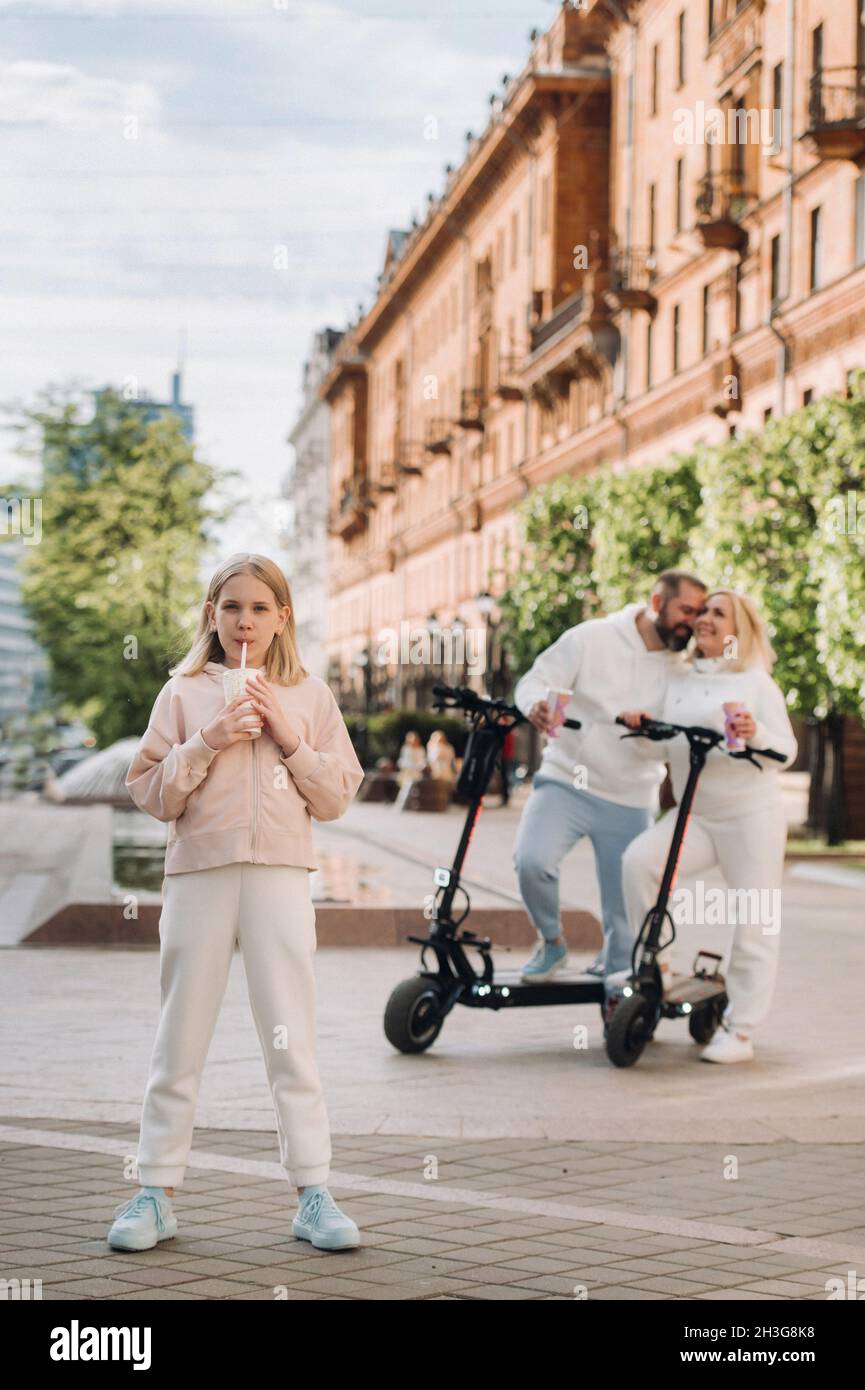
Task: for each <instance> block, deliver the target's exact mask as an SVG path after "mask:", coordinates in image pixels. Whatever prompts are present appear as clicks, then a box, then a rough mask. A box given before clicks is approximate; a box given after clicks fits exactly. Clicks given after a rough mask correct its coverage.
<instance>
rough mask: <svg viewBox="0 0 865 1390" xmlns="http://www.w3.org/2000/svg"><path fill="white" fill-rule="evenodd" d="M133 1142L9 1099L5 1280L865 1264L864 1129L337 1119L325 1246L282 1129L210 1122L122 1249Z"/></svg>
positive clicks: (89, 1293) (590, 1285) (280, 1279)
mask: <svg viewBox="0 0 865 1390" xmlns="http://www.w3.org/2000/svg"><path fill="white" fill-rule="evenodd" d="M136 1143H137V1126H133V1125H130V1124H124V1123H109V1122H106V1121H85V1120H81V1121H79V1122H77V1123H75V1124H74V1125H72V1124H70V1122H69V1121H68V1120H61V1119H53V1120H52V1119H39V1118H28V1119H26V1120H22V1119H21V1118H19V1117H14V1116H12V1117H0V1280H22V1281H23V1280H25V1279H29V1280H31V1281H33V1280H36V1279H38V1280H41V1297H42V1298H43V1299H57V1300H84V1301H87V1300H90V1301H95V1300H99V1301H101V1300H106V1299H108V1300H118V1301H127V1300H130V1301H135V1300H152V1299H167V1300H174V1301H182V1300H188V1299H195V1300H207V1299H228V1300H239V1301H245V1300H253V1301H255V1300H262V1299H267V1300H273V1299H275V1298H285V1299H290V1300H296V1299H303V1300H310V1299H313V1300H318V1299H324V1300H333V1299H339V1300H370V1299H372V1300H399V1301H406V1300H426V1299H449V1300H454V1299H457V1300H476V1301H487V1300H535V1301H537V1300H546V1299H553V1300H561V1299H574V1298H575V1297H583V1296H585V1297H587V1298H588V1299H589V1300H611V1299H612V1300H626V1299H632V1300H641V1301H642V1300H647V1299H648V1300H651V1299H656V1300H671V1299H689V1300H696V1301H700V1300H709V1301H718V1300H724V1301H727V1300H730V1301H760V1300H767V1301H768V1300H776V1301H777V1300H783V1301H790V1300H798V1301H809V1300H825V1299H826V1298H827V1282H826V1281H827V1280H829V1279H830V1278H840V1279H841V1280H842V1281H844V1282H845V1283H846V1282H847V1281H848V1278H849V1271H850V1270H854V1271H855V1270H856V1269H857V1268H858V1270H859V1271H861V1273H862V1274H865V1191H863V1185H862V1181H861V1174H862V1168H863V1146H862V1145H861V1144H855V1143H850V1144H837V1143H835V1144H831V1145H830V1144H813V1143H811V1144H803V1143H795V1142H793V1141H791V1140H779V1141H776V1142H773V1143H765V1144H748V1145H743V1146H741V1147H739V1148H737V1147H736V1146H735V1145H733V1146H731V1145H723V1144H717V1143H714V1144H713V1143H705V1142H702V1143H700V1142H694V1143H686V1144H682V1143H680V1144H664V1143H640V1142H639V1141H632V1142H628V1143H622V1142H616V1143H609V1142H607V1143H602V1142H597V1141H592V1142H561V1143H557V1142H553V1141H549V1140H541V1139H538V1138H534V1139H515V1138H507V1139H489V1138H486V1139H475V1140H465V1139H462V1140H461V1139H444V1138H441V1137H440V1136H438V1137H437V1136H423V1135H393V1134H341V1135H335V1136H334V1155H333V1168H332V1176H331V1182H330V1188H331V1191H332V1192H333V1194H334V1196H335V1198H336V1200H337V1201H338V1202H339V1203H340V1204H341V1205H342V1206H343V1207H344V1209H346V1210H347V1211H348V1212H349V1213H350V1214H351V1215H352V1216H353V1217H354V1219H355V1220H356V1221H357V1223H358V1226H359V1227H360V1229H361V1240H362V1245H361V1247H360V1249H358V1250H355V1251H346V1252H343V1253H327V1252H322V1251H317V1250H314V1249H312V1248H311V1247H310V1246H309V1245H308V1244H307V1243H305V1242H303V1241H298V1240H295V1239H294V1237H293V1236H292V1234H291V1218H292V1215H293V1210H294V1205H295V1201H296V1198H295V1194H294V1191H293V1189H291V1188H289V1187H288V1185H287V1182H286V1178H285V1174H284V1172H283V1170H282V1169H281V1168H280V1166H279V1164H278V1161H277V1147H276V1136H275V1134H270V1133H262V1132H260V1131H248V1130H245V1131H230V1130H223V1129H219V1130H207V1129H198V1130H196V1132H195V1137H194V1147H193V1151H192V1153H191V1155H190V1162H189V1166H188V1168H187V1173H186V1178H185V1182H184V1186H183V1188H182V1189H180V1190H179V1191H178V1192H177V1194H176V1197H175V1211H176V1213H177V1215H178V1221H179V1232H178V1235H177V1237H176V1238H175V1239H173V1240H170V1241H166V1242H163V1243H162V1244H160V1245H159V1246H157V1247H156V1248H155V1249H153V1250H149V1251H143V1252H139V1253H136V1254H124V1253H122V1252H119V1251H112V1250H111V1249H110V1248H109V1247H108V1245H107V1244H106V1241H105V1235H106V1231H107V1229H108V1226H109V1225H110V1222H111V1219H112V1216H113V1210H114V1207H115V1206H116V1205H117V1203H118V1202H120V1201H122V1200H123V1198H124V1196H125V1195H127V1194H128V1193H130V1192H131V1191H134V1190H135V1184H134V1183H133V1182H130V1183H125V1182H124V1180H123V1178H122V1176H121V1175H122V1173H123V1172H124V1171H129V1167H130V1165H129V1163H128V1160H129V1159H130V1157H132V1156H134V1153H135V1148H136ZM124 1164H125V1165H126V1168H125V1169H124ZM12 1287H13V1288H14V1285H13V1286H12ZM31 1287H33V1286H32V1282H31ZM7 1296H8V1295H7ZM12 1296H14V1294H13V1295H12Z"/></svg>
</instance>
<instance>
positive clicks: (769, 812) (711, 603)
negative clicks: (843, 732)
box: [622, 589, 796, 1062]
mask: <svg viewBox="0 0 865 1390" xmlns="http://www.w3.org/2000/svg"><path fill="white" fill-rule="evenodd" d="M694 636H695V639H696V644H695V650H694V654H693V655H692V656H691V657H690V658H689V659H688V662H687V665H686V668H685V670H684V671H683V672H682V673H681V674H679V675H676V676H674V677H673V678H672V679H671V680H670V682H669V684H668V686H667V689H666V691H665V693H664V695H663V697H662V698H661V700H660V704H659V705H657V706H656V707H655V708H654V709H653V710H628V711H624V712H623V716H622V717H623V718H624V720H625V722H626V723H627V724H628V725H629V726H630V727H631V728H637V727H638V726H639V723H640V718H641V716H642V715H644V714H647V715H648V716H649V717H651V718H654V719H660V720H663V721H667V722H669V723H672V724H698V725H702V726H703V727H704V728H714V729H718V730H719V731H720V730H721V729H723V728H724V721H725V711H724V705H725V704H726V703H731V702H735V703H736V704H737V705H738V712H735V713H734V712H733V711H730V714H729V717H730V720H731V727H732V731H733V733H734V734H735V735H736V736H737V737H738V738H739V739H741V740H743V741H744V742H745V743H747V744H750V745H751V747H753V748H773V749H775V751H776V752H778V753H782V754H783V755H784V758H785V764H782V763H778V762H775V761H772V760H770V759H765V758H758V759H757V761H758V762H759V764H760V768H761V769H762V771H760V770H758V769H757V768H756V767H755V766H754V765H753V764H752V763H750V762H747V761H746V760H744V759H736V758H730V757H727V756H726V755H725V754H724V753H723V752H722V751H719V750H713V752H712V753H710V755H709V757H708V760H707V762H706V766H705V768H704V770H703V773H702V775H701V777H700V781H699V783H698V784H697V791H696V795H695V797H694V801H693V804H692V808H691V815H690V819H689V823H688V828H687V834H686V836H685V841H684V844H683V847H682V854H681V858H680V860H679V866H678V876H679V878H680V879H681V878H683V877H689V876H695V875H696V876H699V875H700V874H703V873H705V872H706V870H708V869H711V868H713V867H715V866H717V867H718V868H720V870H721V873H722V874H723V875H724V878H725V879H726V882H727V887H728V889H733V890H744V891H741V892H734V893H728V895H727V896H728V902H731V903H735V904H736V909H735V910H734V913H733V916H734V918H735V919H736V920H734V921H733V922H732V923H728V925H732V926H733V941H732V946H731V950H730V959H729V965H728V968H727V995H728V998H729V1003H728V1006H727V1009H726V1011H725V1015H724V1019H723V1022H722V1026H721V1028H719V1030H718V1032H717V1033H716V1034H715V1037H714V1038H713V1039H712V1041H711V1042H710V1043H709V1045H708V1047H706V1048H705V1049H704V1050H703V1052H702V1053H701V1057H702V1059H703V1060H704V1061H706V1062H744V1061H749V1060H750V1059H751V1058H752V1057H753V1055H754V1046H753V1034H754V1031H755V1030H756V1028H757V1027H758V1026H759V1025H760V1024H761V1023H762V1022H763V1020H764V1019H765V1018H766V1015H767V1014H768V1012H769V1008H770V1005H771V1001H772V994H773V991H774V986H775V975H776V971H777V966H778V948H779V943H780V927H781V921H780V910H779V904H780V890H781V879H782V875H783V870H784V849H785V845H786V841H787V823H786V818H785V815H784V807H783V804H782V795H781V786H780V782H779V772H780V770H781V769H782V767H783V766H784V765H787V766H789V764H790V763H791V762H792V761H793V759H794V758H795V756H796V739H795V737H794V734H793V729H792V726H791V724H790V719H789V716H788V714H787V704H786V701H785V699H784V696H783V694H782V692H781V691H780V689H779V688H778V686H777V685H776V683H775V681H774V680H773V679H772V676H771V674H770V672H771V669H772V666H773V664H774V661H775V653H774V652H773V650H772V647H771V645H770V643H769V639H768V636H767V633H766V625H765V623H764V621H763V619H762V617H761V616H760V614H759V612H758V610H757V607H756V605H755V604H754V602H753V600H752V599H750V598H749V597H748V596H747V595H746V594H742V593H739V592H737V591H736V590H733V589H716V590H715V591H714V592H713V593H710V594H709V595H708V597H707V598H706V602H705V607H704V608H703V610H702V611H701V613H700V614H699V616H698V618H697V621H696V623H695V625H694ZM641 744H642V745H643V746H645V747H646V748H647V750H650V755H651V756H652V757H657V756H658V753H659V750H661V749H663V750H664V753H665V755H666V758H667V760H668V762H669V764H670V776H671V780H672V783H673V791H674V793H675V796H676V800H677V802H678V801H679V800H680V799H681V796H682V793H683V791H684V788H685V783H686V782H687V779H688V771H689V748H688V742H687V740H686V739H685V738H684V736H682V735H677V736H676V737H674V738H671V739H669V740H668V741H667V742H666V743H665V744H659V743H649V741H648V740H645V741H644V740H640V739H634V740H633V745H634V746H635V745H641ZM722 747H723V745H722ZM647 755H648V754H647ZM675 820H676V811H675V810H672V811H668V812H667V813H666V814H665V815H663V816H662V817H661V818H660V819H659V820H658V821H656V822H655V824H654V825H652V826H650V827H649V829H648V830H645V831H644V832H643V833H642V834H641V835H638V836H637V838H636V839H634V840H632V841H631V843H630V844H629V845H628V847H627V849H626V850H625V853H624V857H623V884H624V894H625V906H626V910H627V913H628V922H629V926H630V928H631V931H632V932H633V934H634V935H635V936H636V934H637V932H638V931H639V929H640V927H641V926H642V924H643V921H644V920H645V917H646V914H647V912H648V911H649V910H650V908H651V907H652V906H653V905H654V903H655V901H656V899H657V895H658V890H659V888H660V883H661V875H662V873H663V868H664V864H665V862H666V858H667V853H668V851H669V847H670V841H671V839H672V835H673V827H674V824H675ZM753 890H757V891H756V892H755V891H753ZM743 905H744V908H745V910H744V911H741V908H742V907H743ZM675 906H676V904H675V891H674V896H673V899H672V900H671V914H672V915H673V919H674V921H675V916H676V914H675V911H674V908H675ZM743 919H744V920H743ZM658 964H659V965H660V967H661V971H662V977H663V978H664V982H665V985H666V984H667V982H668V981H669V980H670V978H671V969H670V959H669V950H667V951H662V952H660V953H659V956H658Z"/></svg>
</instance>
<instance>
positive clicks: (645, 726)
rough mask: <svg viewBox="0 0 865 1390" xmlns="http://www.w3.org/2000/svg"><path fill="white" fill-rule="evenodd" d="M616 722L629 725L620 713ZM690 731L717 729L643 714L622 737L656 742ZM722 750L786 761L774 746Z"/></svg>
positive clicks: (719, 735) (749, 757)
mask: <svg viewBox="0 0 865 1390" xmlns="http://www.w3.org/2000/svg"><path fill="white" fill-rule="evenodd" d="M616 723H617V724H623V725H624V727H625V728H626V729H627V728H629V727H630V726H629V725H628V724H627V723H626V722H625V720H624V719H622V717H621V715H617V716H616ZM692 733H693V734H707V733H708V734H715V733H717V730H715V729H704V728H701V727H700V726H699V725H697V724H664V723H662V722H661V720H659V719H647V718H645V716H644V717H643V718H642V719H641V721H640V727H639V729H631V732H630V734H625V735H623V737H625V738H629V737H630V738H636V737H640V736H642V737H643V738H650V739H654V740H655V741H656V742H660V741H662V740H664V739H668V738H672V737H673V736H674V735H675V734H692ZM717 737H718V739H719V740H720V739H721V738H723V735H722V734H717ZM723 751H724V752H725V753H726V754H727V755H728V757H731V758H744V759H746V760H748V761H751V762H753V758H752V756H751V755H752V754H753V753H757V754H759V756H760V757H761V758H772V759H773V760H774V761H775V762H778V763H785V762H786V761H787V759H786V757H785V755H784V754H783V753H778V752H777V751H776V750H775V749H774V748H752V747H751V745H750V744H746V745H745V747H744V748H739V749H732V748H725V749H724V750H723ZM758 766H759V764H758Z"/></svg>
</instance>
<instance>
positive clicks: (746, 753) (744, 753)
mask: <svg viewBox="0 0 865 1390" xmlns="http://www.w3.org/2000/svg"><path fill="white" fill-rule="evenodd" d="M729 757H731V758H742V759H744V761H745V762H748V763H753V764H754V766H755V767H756V768H757V770H758V772H762V771H763V769H762V767H761V766H760V764H759V763H758V762H757V759H756V758H755V757H752V755H751V750H750V749H749V748H743V749H742V750H741V752H739V753H730V754H729Z"/></svg>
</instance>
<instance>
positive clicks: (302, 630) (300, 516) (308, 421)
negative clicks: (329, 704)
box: [282, 328, 342, 679]
mask: <svg viewBox="0 0 865 1390" xmlns="http://www.w3.org/2000/svg"><path fill="white" fill-rule="evenodd" d="M341 337H342V334H341V333H340V332H338V331H337V330H336V329H334V328H325V329H322V330H321V332H318V333H316V334H314V336H313V340H312V347H311V350H310V353H309V356H308V357H307V359H306V361H305V362H304V364H303V379H302V387H301V389H302V404H301V408H300V413H299V414H298V417H297V420H296V422H295V424H294V427H293V428H292V430H291V433H290V434H289V436H288V442H289V444H291V446H292V449H293V450H294V456H293V459H292V462H291V465H290V467H289V470H288V472H287V473H286V476H285V479H284V482H283V485H282V495H283V497H285V498H286V499H287V501H288V504H289V521H288V525H287V527H286V531H285V535H284V537H283V543H284V545H285V550H286V556H287V559H286V566H285V572H286V575H287V577H288V580H289V583H290V584H291V593H292V600H293V602H294V605H295V610H296V613H297V614H299V615H300V616H299V618H298V620H297V626H296V633H297V639H298V646H299V648H300V655H301V660H302V662H303V664H304V666H305V667H306V668H307V670H308V671H311V672H312V673H313V675H316V676H321V677H322V679H324V677H325V676H326V675H327V552H328V533H327V509H328V501H329V498H328V486H329V482H328V468H329V457H330V416H329V412H328V409H327V406H326V405H325V403H324V402H323V401H322V399H321V397H320V395H319V387H320V385H321V383H322V381H323V380H324V378H325V377H326V376H327V373H328V371H329V370H330V366H331V363H332V360H333V353H334V350H335V349H336V347H337V345H338V343H339V341H340V338H341Z"/></svg>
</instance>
